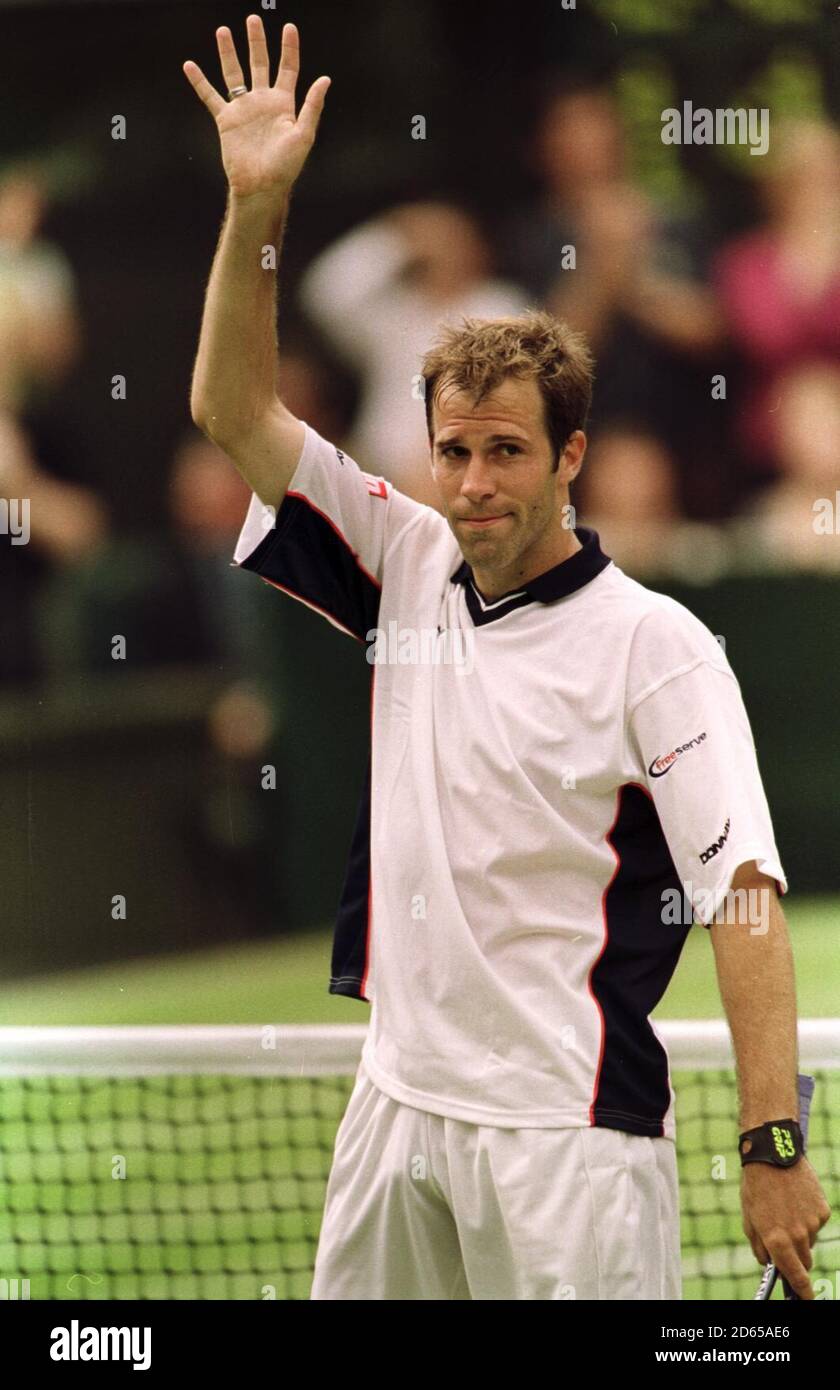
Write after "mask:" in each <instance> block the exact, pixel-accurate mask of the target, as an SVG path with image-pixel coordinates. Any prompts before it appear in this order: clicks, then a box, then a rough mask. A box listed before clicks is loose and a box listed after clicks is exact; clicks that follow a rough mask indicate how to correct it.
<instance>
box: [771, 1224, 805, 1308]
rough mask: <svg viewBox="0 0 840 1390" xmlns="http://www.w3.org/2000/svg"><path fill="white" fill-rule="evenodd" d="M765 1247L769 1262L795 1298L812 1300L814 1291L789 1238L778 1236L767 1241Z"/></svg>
mask: <svg viewBox="0 0 840 1390" xmlns="http://www.w3.org/2000/svg"><path fill="white" fill-rule="evenodd" d="M767 1246H768V1249H769V1251H770V1258H771V1260H772V1261H773V1263H774V1265H775V1266H776V1268H777V1270H778V1271H779V1273H780V1274H781V1276H782V1278H783V1279H787V1281H788V1283H789V1284H790V1286H791V1288H792V1289H793V1292H794V1293H795V1294H796V1295H797V1297H798V1298H802V1299H812V1298H813V1297H814V1290H813V1289H812V1288H811V1281H810V1279H809V1278H808V1271H807V1269H806V1268H805V1266H804V1265H803V1263H802V1261H801V1259H800V1258H799V1256H798V1255H797V1253H796V1251H795V1249H794V1247H793V1245H792V1243H791V1241H790V1240H789V1238H788V1237H787V1236H780V1237H779V1238H778V1239H776V1240H769V1241H768V1242H767Z"/></svg>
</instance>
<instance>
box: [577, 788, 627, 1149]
mask: <svg viewBox="0 0 840 1390" xmlns="http://www.w3.org/2000/svg"><path fill="white" fill-rule="evenodd" d="M623 791H624V788H623V787H619V788H618V792H617V794H616V808H615V815H614V816H613V822H612V825H611V826H610V828H609V830H608V831H607V833H606V836H605V839H606V842H607V844H608V845H609V847H610V849H611V850H612V852H613V854H614V856H615V868H614V869H613V871H612V876H611V878H610V881H609V883H608V884H607V886H606V887H605V889H604V891H603V893H602V894H601V920H602V922H603V926H604V938H603V941H602V943H601V949H600V951H599V952H598V955H597V956H596V958H595V960H594V961H593V962H592V964H591V966H590V967H589V975H588V977H587V981H586V986H587V989H588V990H589V994H590V997H591V999H592V1002H593V1004H594V1005H595V1008H596V1009H597V1010H598V1017H599V1018H600V1020H601V1044H600V1047H599V1048H598V1065H597V1067H596V1068H595V1081H594V1083H593V1086H592V1100H591V1101H590V1104H589V1123H590V1125H594V1124H595V1101H596V1100H597V1097H598V1087H599V1085H600V1083H601V1068H602V1067H603V1065H604V1048H605V1046H606V1040H607V1027H606V1024H605V1022H604V1011H603V1009H602V1008H601V1005H600V1002H599V1000H598V997H597V995H596V994H595V991H594V990H593V988H592V976H593V974H594V973H595V967H596V966H597V964H598V962H599V960H600V959H601V957H602V956H603V954H604V952H605V951H606V949H607V945H608V943H609V939H610V928H609V923H608V921H607V894H608V892H609V891H610V888H611V887H612V885H613V883H614V882H615V877H616V874H617V873H618V871H619V869H620V868H621V857H620V855H619V854H618V851H617V850H616V847H615V845H614V844H613V843H612V842H611V840H610V836H611V835H612V833H613V831H614V830H615V827H616V825H617V824H618V818H619V816H620V814H621V797H622V794H623Z"/></svg>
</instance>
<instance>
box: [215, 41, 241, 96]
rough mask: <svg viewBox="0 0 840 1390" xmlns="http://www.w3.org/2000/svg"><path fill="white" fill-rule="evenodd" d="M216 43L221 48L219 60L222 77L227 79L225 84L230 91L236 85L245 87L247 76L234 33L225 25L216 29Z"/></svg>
mask: <svg viewBox="0 0 840 1390" xmlns="http://www.w3.org/2000/svg"><path fill="white" fill-rule="evenodd" d="M216 43H217V45H218V48H219V61H220V62H221V65H222V77H223V78H224V79H225V86H226V87H227V89H228V91H231V90H232V88H234V87H244V86H245V78H244V77H243V76H242V68H241V67H240V66H239V58H238V57H237V54H236V44H235V43H234V42H233V34H232V33H231V32H230V30H229V29H228V28H226V27H225V26H224V25H223V26H222V28H221V29H217V30H216Z"/></svg>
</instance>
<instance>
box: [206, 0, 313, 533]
mask: <svg viewBox="0 0 840 1390" xmlns="http://www.w3.org/2000/svg"><path fill="white" fill-rule="evenodd" d="M247 27H248V44H249V53H250V65H251V79H252V88H251V90H250V91H247V92H245V93H244V94H243V95H241V96H237V97H234V98H233V99H231V100H230V101H225V100H224V99H223V98H222V97H221V96H220V95H219V93H218V92H217V91H216V90H215V88H214V87H213V86H212V85H211V83H210V82H208V80H207V78H206V77H205V76H204V74H203V73H202V71H201V69H200V68H199V67H198V66H197V65H196V64H195V63H192V62H187V63H185V64H184V72H185V74H186V76H187V78H188V79H189V81H190V83H191V85H192V86H193V88H194V89H195V91H196V92H197V93H198V96H199V97H200V98H201V100H202V101H203V102H204V104H205V106H206V107H207V108H208V110H209V111H210V113H211V115H212V116H213V118H214V120H215V122H216V126H217V129H218V131H219V138H220V141H221V150H222V162H223V165H224V169H225V173H226V175H227V179H228V204H227V210H226V214H225V220H224V224H223V227H222V233H221V237H220V240H219V245H218V248H217V251H216V256H215V259H214V262H213V268H212V271H211V274H210V281H209V284H208V287H207V295H206V299H205V305H204V315H203V318H202V324H201V336H200V339H199V346H198V353H197V356H196V362H195V369H194V372H193V381H192V390H191V395H190V410H191V414H192V418H193V420H194V421H195V423H196V424H197V425H198V426H199V428H200V429H201V430H203V431H204V433H205V434H207V435H208V436H209V437H210V438H211V439H213V440H214V441H215V442H216V443H217V444H219V445H220V447H221V448H222V449H224V451H225V452H226V453H227V454H228V455H229V456H230V458H231V459H232V460H233V462H234V464H235V465H236V467H237V468H238V469H239V472H240V473H241V474H242V476H243V477H244V478H245V480H246V481H247V483H248V484H249V486H250V487H251V488H252V489H253V490H254V492H256V493H257V495H258V497H259V498H260V500H261V501H263V502H264V503H266V504H267V505H269V506H272V507H278V506H279V505H280V502H281V501H282V499H283V497H284V496H285V493H286V489H287V488H288V485H289V482H290V481H291V478H292V475H293V473H294V471H295V468H296V467H297V464H298V461H299V459H300V455H301V450H302V448H303V441H304V425H303V422H302V421H301V420H298V419H297V418H296V417H295V416H294V415H292V413H291V412H290V411H289V410H287V409H286V407H285V405H284V404H283V402H282V401H281V400H280V398H279V396H278V394H277V371H278V357H277V272H276V271H274V270H273V269H264V258H265V247H266V246H269V245H272V246H274V247H276V248H277V256H278V264H279V253H280V248H281V245H282V239H283V232H284V229H285V225H286V219H287V216H288V210H289V198H290V194H291V190H292V187H293V185H294V183H295V180H296V179H297V177H298V175H299V174H300V171H301V169H302V168H303V165H304V163H305V161H306V158H307V156H308V154H309V151H310V149H311V148H312V145H313V143H314V140H315V134H316V131H317V126H318V119H319V116H320V113H321V111H322V109H323V105H324V97H325V95H326V91H327V87H328V86H329V78H326V77H319V78H318V79H317V80H316V81H315V82H314V83H313V84H312V86H311V88H310V89H309V92H308V94H307V97H306V100H305V102H304V104H303V106H302V107H301V110H300V113H299V115H298V116H297V118H296V117H295V99H294V93H295V85H296V82H297V75H298V70H299V65H300V54H299V44H298V34H297V29H296V28H295V26H294V25H293V24H286V25H285V26H284V29H283V48H282V55H281V59H280V66H279V69H278V72H277V78H276V81H275V83H274V86H269V83H268V76H269V64H268V50H267V46H266V40H265V31H264V29H263V25H262V20H261V19H260V18H259V17H258V16H257V15H249V16H248V21H247ZM216 38H217V43H218V48H219V57H220V60H221V66H222V74H223V77H224V80H225V84H226V86H227V88H228V90H231V89H233V88H236V87H242V86H244V85H245V84H244V79H243V75H242V69H241V67H240V65H239V59H238V57H237V54H236V49H235V46H234V43H233V36H232V35H231V33H230V30H229V29H226V28H222V29H219V30H217V33H216Z"/></svg>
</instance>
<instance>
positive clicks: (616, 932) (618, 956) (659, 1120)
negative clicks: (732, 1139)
mask: <svg viewBox="0 0 840 1390" xmlns="http://www.w3.org/2000/svg"><path fill="white" fill-rule="evenodd" d="M607 839H608V840H609V843H610V844H611V845H612V847H613V849H614V850H615V852H616V854H617V856H618V865H617V869H616V873H615V876H614V877H613V879H612V882H611V883H610V886H609V888H608V889H607V891H606V894H605V903H604V908H605V913H604V915H605V919H606V941H605V944H604V949H603V951H602V953H601V955H600V957H599V958H598V960H597V962H596V963H595V966H594V967H593V969H592V973H591V977H590V985H591V989H592V993H593V996H594V997H595V999H596V1001H597V1002H598V1005H599V1006H600V1009H601V1014H602V1017H603V1028H604V1037H603V1044H602V1055H601V1064H600V1067H599V1070H598V1075H597V1078H596V1082H595V1095H594V1099H593V1104H592V1110H591V1116H592V1123H593V1124H596V1125H604V1126H605V1127H606V1128H608V1129H623V1130H627V1132H628V1133H630V1134H647V1135H651V1136H660V1135H662V1134H663V1133H664V1129H663V1119H664V1116H665V1114H666V1112H667V1110H668V1107H669V1105H670V1102H671V1096H670V1091H669V1086H668V1058H667V1055H666V1052H665V1049H664V1048H663V1046H662V1044H661V1043H660V1041H659V1039H658V1038H657V1036H656V1034H655V1033H654V1031H653V1029H652V1028H651V1026H650V1024H649V1022H648V1018H647V1016H648V1014H649V1013H650V1012H651V1011H652V1010H653V1009H654V1008H655V1007H656V1005H657V1004H658V1003H659V1001H660V999H661V998H662V995H663V994H664V993H665V990H666V989H667V987H668V983H669V981H670V979H671V976H672V974H673V972H674V970H675V969H676V965H677V961H678V960H679V957H680V953H681V951H682V948H683V946H684V945H685V940H686V937H687V936H688V933H689V931H690V929H691V922H692V915H691V910H690V907H689V909H688V911H687V913H683V912H681V913H680V916H681V918H682V921H681V923H680V924H679V925H673V926H671V925H666V924H665V923H663V896H662V895H663V893H664V892H665V891H666V890H675V891H676V892H677V894H678V895H679V899H680V902H681V903H682V904H683V906H684V893H683V886H682V883H681V882H680V878H679V875H678V874H677V871H676V869H675V867H674V861H673V859H672V858H671V853H670V851H669V849H668V846H667V843H666V841H665V836H664V835H663V833H662V827H661V825H660V823H659V817H658V816H657V814H656V809H655V807H654V805H653V801H652V800H651V798H650V796H649V795H648V793H647V792H646V791H644V790H643V789H642V788H641V787H638V786H632V785H631V786H624V787H621V788H620V790H619V809H618V814H617V816H616V820H615V824H614V825H613V827H612V830H611V831H610V833H609V835H608V836H607ZM686 915H687V917H688V924H687V925H686V924H684V918H685V916H686Z"/></svg>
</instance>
